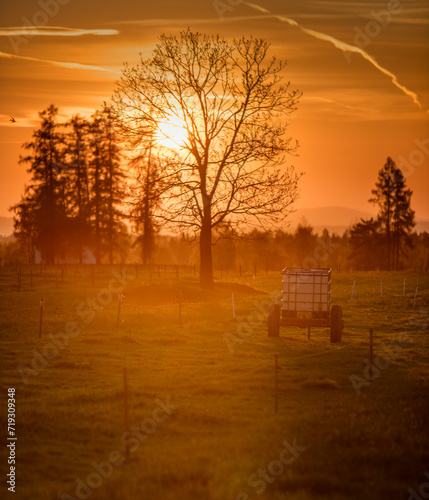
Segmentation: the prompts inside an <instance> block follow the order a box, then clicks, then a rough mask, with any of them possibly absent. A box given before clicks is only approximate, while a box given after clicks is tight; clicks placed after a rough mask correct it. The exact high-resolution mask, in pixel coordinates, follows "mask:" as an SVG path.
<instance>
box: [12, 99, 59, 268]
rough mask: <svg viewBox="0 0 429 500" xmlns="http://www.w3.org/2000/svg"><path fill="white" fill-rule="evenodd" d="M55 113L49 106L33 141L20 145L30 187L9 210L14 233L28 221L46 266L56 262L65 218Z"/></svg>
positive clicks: (42, 116) (43, 113)
mask: <svg viewBox="0 0 429 500" xmlns="http://www.w3.org/2000/svg"><path fill="white" fill-rule="evenodd" d="M57 113H58V109H57V108H56V107H55V106H54V105H51V106H49V107H48V108H47V109H46V110H45V111H42V112H41V113H39V116H40V119H41V125H40V128H39V129H38V130H36V131H34V132H33V139H32V140H31V141H30V142H27V143H25V144H24V145H23V148H24V149H27V150H29V151H30V154H28V155H27V156H24V157H22V156H21V157H20V163H24V164H29V165H30V166H29V168H28V170H27V171H28V173H30V174H31V176H32V177H31V184H30V185H29V186H28V187H27V188H26V192H25V195H24V197H23V199H22V200H21V203H19V204H18V205H16V206H15V207H12V209H13V210H14V211H15V213H16V216H15V217H16V218H15V231H16V233H19V232H20V231H26V230H25V229H24V228H25V226H27V224H28V222H29V221H30V220H31V225H34V227H35V231H36V233H37V236H36V244H37V246H38V248H39V249H40V251H41V254H42V258H43V259H44V261H45V262H46V263H48V264H53V263H54V262H55V258H56V256H57V255H58V254H59V252H60V250H61V245H62V233H63V227H64V220H65V218H66V199H65V193H64V178H63V169H64V137H63V134H62V133H60V132H59V131H58V124H57V122H56V116H57Z"/></svg>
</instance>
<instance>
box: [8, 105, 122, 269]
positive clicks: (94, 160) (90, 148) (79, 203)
mask: <svg viewBox="0 0 429 500" xmlns="http://www.w3.org/2000/svg"><path fill="white" fill-rule="evenodd" d="M57 114H58V110H57V108H56V107H55V106H53V105H51V106H49V107H48V108H47V109H46V110H45V111H43V112H41V113H39V116H40V119H41V125H40V128H39V129H37V130H35V131H34V132H33V137H32V140H31V141H30V142H28V143H25V144H24V145H23V148H24V149H25V150H26V151H27V154H26V155H24V156H21V158H20V163H21V164H25V165H28V170H27V171H28V172H29V173H30V174H31V181H30V182H31V183H30V184H29V185H28V186H26V188H25V192H24V194H23V196H22V198H21V201H20V202H19V203H18V204H16V205H15V206H13V207H12V210H13V211H14V212H15V217H14V224H15V232H14V234H15V236H16V238H17V239H18V241H19V242H20V244H21V247H22V248H24V249H25V251H26V254H27V260H28V262H30V263H34V262H35V259H36V249H37V251H38V252H40V256H41V259H42V260H43V261H44V262H46V263H47V264H53V263H54V262H55V261H57V260H58V259H64V258H66V257H67V256H69V257H74V258H77V260H78V261H79V262H81V263H82V262H83V261H84V260H85V258H87V255H85V253H86V252H87V251H88V250H90V251H91V253H92V254H93V255H94V257H95V261H96V262H97V263H101V262H103V261H104V260H107V261H108V262H110V263H113V262H114V260H115V258H116V257H117V253H118V252H121V251H122V249H123V248H125V247H126V246H127V244H128V243H129V235H128V232H127V229H126V226H125V225H124V224H123V218H124V215H125V214H124V205H123V200H124V196H125V183H124V181H125V177H126V175H125V172H124V163H123V158H122V156H121V149H120V147H119V144H120V140H119V138H118V137H117V134H116V132H115V131H114V127H113V123H112V120H111V117H110V115H109V112H108V110H103V111H101V112H96V113H94V115H93V116H92V117H91V118H90V119H84V118H82V117H80V116H74V117H72V118H71V119H70V120H69V121H67V122H66V123H58V122H57Z"/></svg>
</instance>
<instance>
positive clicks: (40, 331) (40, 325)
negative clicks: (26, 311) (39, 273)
mask: <svg viewBox="0 0 429 500" xmlns="http://www.w3.org/2000/svg"><path fill="white" fill-rule="evenodd" d="M44 304H45V299H40V322H39V339H41V338H42V323H43V306H44Z"/></svg>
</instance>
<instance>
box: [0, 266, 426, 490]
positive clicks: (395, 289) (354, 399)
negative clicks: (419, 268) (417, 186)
mask: <svg viewBox="0 0 429 500" xmlns="http://www.w3.org/2000/svg"><path fill="white" fill-rule="evenodd" d="M22 272H23V277H22V285H21V291H20V292H19V293H18V291H17V277H16V270H14V269H9V268H6V269H5V268H2V269H1V274H0V287H1V288H0V299H1V306H0V329H1V366H2V394H3V397H2V402H3V406H2V410H1V415H0V422H1V424H2V426H1V429H2V440H3V442H5V440H6V431H5V430H4V429H5V426H4V424H5V423H6V406H5V403H6V390H7V388H8V387H15V388H16V399H17V436H18V441H17V487H16V491H17V493H16V495H15V498H18V499H32V500H38V499H41V500H50V499H56V500H59V499H61V498H62V495H63V494H69V495H71V496H72V497H75V498H79V497H77V496H76V478H80V479H82V480H83V481H87V479H88V475H90V474H92V473H94V472H95V469H94V468H93V466H92V465H91V464H92V463H93V462H94V461H95V462H97V463H100V462H103V461H106V460H108V458H109V455H110V454H111V453H112V452H113V451H115V450H118V451H119V452H120V453H121V455H122V456H124V455H125V446H124V444H123V443H122V442H121V436H122V435H123V433H124V432H125V430H126V426H125V416H124V380H123V369H124V366H126V367H127V378H128V391H129V425H130V427H133V426H139V425H140V424H141V423H142V421H144V420H145V419H147V418H152V413H153V411H154V409H155V408H156V406H157V403H156V400H157V399H158V398H159V399H161V400H165V399H166V398H167V397H169V398H170V401H171V402H172V403H174V404H175V405H177V406H178V408H177V409H175V410H174V411H172V414H171V415H170V416H169V417H168V418H167V419H166V420H165V421H164V422H160V423H158V424H157V428H156V430H155V432H154V433H153V434H151V435H149V436H148V437H147V439H146V441H144V442H140V444H139V447H138V448H137V449H136V450H135V451H133V452H131V454H130V460H129V461H127V462H126V463H124V464H122V465H120V466H115V467H113V473H112V474H111V475H110V476H109V477H108V478H106V479H104V480H103V481H102V485H101V486H100V487H99V488H95V489H93V491H92V494H91V496H90V498H91V499H93V498H94V499H100V500H107V499H109V500H116V499H117V500H120V499H121V500H124V499H134V498H142V499H146V498H147V499H151V500H152V499H160V500H161V499H162V500H173V499H174V500H175V499H180V500H191V499H192V500H195V499H197V500H199V499H205V500H228V499H231V500H247V498H248V499H255V498H259V499H261V500H262V499H270V500H277V499H293V500H307V499H359V500H360V499H377V500H378V499H404V498H408V495H409V494H408V488H409V487H413V488H414V489H417V490H418V487H419V485H420V484H421V483H422V482H425V481H427V479H425V477H424V472H425V471H426V470H429V432H428V421H429V404H428V402H427V401H428V399H427V394H428V385H429V354H428V353H429V351H428V347H429V341H428V339H429V335H428V329H427V321H428V311H427V306H428V301H429V277H428V276H423V275H420V276H419V289H418V294H417V298H416V302H415V305H414V308H413V303H414V292H415V286H416V279H417V275H415V274H411V273H410V274H407V273H382V275H380V273H362V274H355V275H346V274H344V275H336V274H335V273H334V274H333V283H332V302H333V303H337V304H340V305H341V306H342V307H343V311H344V323H345V327H344V333H343V341H342V342H341V343H339V344H331V343H330V342H329V331H328V329H326V328H319V329H317V328H315V329H313V330H312V332H311V340H310V341H308V339H307V331H306V330H302V329H299V328H286V327H282V328H281V332H280V337H279V338H268V337H267V331H266V323H265V318H261V319H260V320H259V321H258V318H257V314H258V307H257V304H261V301H265V303H266V301H267V300H268V299H270V298H273V297H274V296H275V290H276V289H277V290H279V289H280V287H281V275H280V273H278V274H277V273H270V274H265V273H260V274H258V275H257V276H256V277H255V276H252V275H250V274H249V275H246V276H242V277H241V278H240V277H239V276H237V275H235V274H231V273H230V274H229V276H225V273H224V276H223V280H224V282H223V283H222V284H221V285H219V286H218V287H217V288H216V290H214V291H213V292H211V293H204V294H203V293H202V292H201V291H200V290H199V289H198V286H197V277H195V276H194V275H193V274H192V273H185V272H182V271H181V272H180V274H179V276H176V273H175V272H174V273H173V272H170V273H162V274H161V275H160V276H158V274H157V273H153V274H152V276H151V277H149V275H148V273H143V272H142V270H141V269H140V271H139V276H138V277H135V274H136V272H135V268H134V267H131V268H130V269H129V271H128V278H129V285H128V286H126V287H125V289H124V290H123V291H121V293H123V294H124V296H125V298H124V299H123V300H124V301H123V306H122V314H121V321H120V326H121V327H120V329H119V330H118V329H117V327H116V322H117V311H118V305H117V292H116V294H114V295H112V301H111V302H110V303H108V304H107V303H106V305H105V307H104V309H103V310H100V311H99V312H96V313H95V314H94V317H93V319H92V320H91V321H89V322H88V323H85V321H84V317H82V316H79V314H78V312H77V307H78V305H79V303H81V302H84V303H85V302H86V301H87V298H90V299H91V298H96V297H97V294H98V293H99V291H100V290H101V289H103V288H106V287H107V285H108V283H109V280H111V279H112V274H111V270H110V269H108V268H107V267H106V268H101V269H100V270H98V271H97V272H96V274H95V283H94V287H93V286H92V276H91V271H90V269H89V268H85V269H80V268H77V267H76V268H72V267H70V268H67V270H66V272H65V275H64V282H61V279H60V278H59V279H58V274H57V275H56V274H55V272H56V271H55V270H54V269H52V270H50V271H49V270H48V272H47V274H41V273H40V268H37V269H36V268H33V289H30V286H29V269H25V268H24V269H23V270H22ZM380 277H381V278H382V279H383V296H380ZM404 277H405V278H406V285H407V288H406V295H405V296H404V295H403V294H402V286H403V279H404ZM354 280H356V285H355V294H354V300H353V301H352V300H351V294H352V288H353V281H354ZM232 292H234V297H235V306H236V313H237V318H236V319H235V320H234V319H233V318H232V307H231V293H232ZM42 297H43V298H45V309H44V322H43V330H42V338H41V339H39V338H38V332H39V315H40V299H41V298H42ZM106 297H107V298H108V296H104V299H105V300H106V301H107V299H106ZM180 297H182V325H181V326H180V324H179V300H180ZM81 310H82V309H81ZM249 314H251V315H252V318H253V320H254V326H253V327H252V329H249V328H247V327H246V326H245V325H248V324H249V322H248V317H249ZM68 322H75V323H77V324H78V325H79V327H80V328H81V332H80V333H79V335H77V336H75V337H73V338H69V343H68V345H67V346H66V347H65V348H64V349H60V350H59V351H58V355H56V356H55V357H53V359H51V360H48V361H47V366H46V367H45V368H44V369H42V370H39V371H37V375H35V374H33V375H31V376H30V375H28V380H27V382H28V383H27V384H25V383H24V381H23V379H22V378H21V376H20V375H19V373H18V369H17V368H18V366H26V367H31V362H32V359H33V355H34V350H36V351H38V352H39V353H42V352H43V349H44V348H45V349H46V347H45V346H46V345H47V344H49V343H50V342H51V340H50V339H49V337H48V334H49V333H52V334H54V335H55V334H57V333H58V332H63V331H64V328H65V326H66V324H67V323H68ZM370 327H372V328H373V329H374V341H375V346H374V350H375V351H374V355H378V354H379V353H380V352H381V351H382V344H387V343H390V342H395V341H396V340H397V339H398V336H399V335H400V334H405V333H406V334H408V335H409V338H408V341H407V343H405V344H403V345H402V348H401V351H400V355H399V357H397V359H394V360H393V359H392V360H390V363H389V366H388V367H387V368H385V369H382V370H380V372H379V374H378V377H376V378H375V380H373V381H372V383H370V384H369V385H368V386H362V388H361V395H357V393H356V391H355V389H354V388H353V385H352V383H351V381H350V376H351V375H357V376H359V377H364V368H365V365H364V360H365V359H367V358H368V356H369V345H368V340H369V334H368V331H369V328H370ZM238 332H244V333H245V334H246V336H248V338H241V339H240V338H239V337H238ZM226 334H227V335H226ZM225 337H226V338H229V339H231V338H232V339H234V341H233V344H234V345H233V346H232V351H233V352H231V349H230V348H229V347H228V345H227V343H226V341H225ZM237 340H239V341H238V342H235V341H237ZM230 347H231V344H230ZM48 354H49V352H48ZM276 354H277V355H278V360H279V365H280V368H281V369H280V371H279V407H278V413H275V412H274V386H275V382H274V380H275V375H274V363H275V355H276ZM284 440H286V441H287V442H288V443H290V444H291V445H292V443H293V442H294V440H296V444H297V445H298V446H300V447H305V450H303V451H300V452H299V454H298V456H297V457H296V459H295V460H294V461H293V462H292V463H290V464H289V465H284V466H283V472H282V473H281V474H279V475H278V476H276V477H273V476H271V475H270V476H269V479H270V481H271V480H272V482H270V483H267V484H266V489H265V491H264V492H262V493H260V494H259V493H258V492H259V491H260V490H259V487H258V488H257V487H255V486H253V487H252V486H249V485H248V484H247V481H248V478H249V476H251V475H252V474H255V473H256V474H258V469H267V468H268V470H273V471H274V472H275V470H276V469H275V465H273V461H276V460H277V461H278V460H279V456H280V453H281V451H282V449H283V448H284V446H283V444H282V442H283V441H284ZM6 452H7V450H6V447H5V446H2V448H1V450H0V454H1V455H0V460H1V463H2V467H3V466H5V467H6V466H7V453H6ZM287 457H289V455H287ZM273 467H274V469H273ZM3 477H4V476H3ZM254 477H255V476H254ZM89 479H90V482H91V477H90V478H89ZM92 479H93V480H94V477H92ZM3 481H4V482H3V484H2V485H1V487H2V488H4V486H5V484H4V483H5V479H3ZM253 484H255V485H257V484H258V483H257V482H256V481H255V482H254V483H253ZM260 484H261V481H260V480H259V485H260ZM241 493H242V494H241ZM81 498H83V496H82V497H81Z"/></svg>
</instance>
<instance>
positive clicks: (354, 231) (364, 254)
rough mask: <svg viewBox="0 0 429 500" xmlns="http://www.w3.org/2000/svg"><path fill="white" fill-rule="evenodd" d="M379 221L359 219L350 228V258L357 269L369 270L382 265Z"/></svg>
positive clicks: (382, 254)
mask: <svg viewBox="0 0 429 500" xmlns="http://www.w3.org/2000/svg"><path fill="white" fill-rule="evenodd" d="M380 227H381V222H380V221H379V220H374V219H373V218H372V217H371V219H369V220H364V219H361V220H360V222H358V223H356V224H354V226H352V228H351V229H350V244H351V246H352V253H351V258H352V259H353V260H354V261H355V262H356V264H357V268H358V270H365V271H369V270H371V269H376V268H377V267H379V268H380V267H381V266H382V262H383V258H384V257H385V256H384V253H383V246H382V245H381V240H382V238H383V236H382V235H381V234H380Z"/></svg>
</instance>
